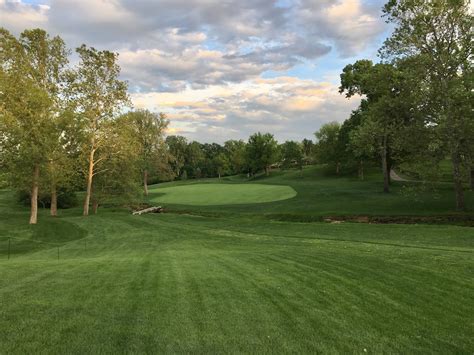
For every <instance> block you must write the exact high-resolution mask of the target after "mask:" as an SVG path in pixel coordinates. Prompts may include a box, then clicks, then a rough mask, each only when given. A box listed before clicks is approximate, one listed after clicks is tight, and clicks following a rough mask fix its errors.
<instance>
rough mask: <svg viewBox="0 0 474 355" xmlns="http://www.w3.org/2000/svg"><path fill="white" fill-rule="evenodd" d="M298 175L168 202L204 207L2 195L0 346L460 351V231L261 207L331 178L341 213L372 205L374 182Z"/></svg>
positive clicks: (467, 235)
mask: <svg viewBox="0 0 474 355" xmlns="http://www.w3.org/2000/svg"><path fill="white" fill-rule="evenodd" d="M308 172H311V174H314V173H317V171H315V170H308ZM293 174H294V175H293ZM298 174H299V173H298V172H290V173H284V174H279V175H275V176H274V177H272V178H270V179H268V180H266V179H263V180H258V183H259V184H266V183H267V182H268V183H269V184H272V185H275V184H276V183H277V182H279V183H280V184H281V185H286V186H291V187H293V188H294V189H295V190H296V191H298V195H297V196H296V197H294V198H292V199H288V200H285V201H281V202H270V203H262V204H247V205H244V206H242V205H229V206H219V207H217V206H207V207H203V206H201V207H197V206H178V205H173V206H174V207H173V208H175V209H176V210H184V209H186V208H187V209H191V210H193V211H199V210H201V209H205V208H208V213H209V214H210V215H211V214H214V215H215V216H216V217H203V216H193V215H183V214H179V215H178V214H173V213H167V214H153V215H143V216H131V215H130V214H129V213H127V212H125V211H122V210H119V209H115V210H112V209H102V210H100V211H99V215H97V216H90V217H88V218H83V217H81V216H80V211H78V210H74V209H72V210H67V211H60V212H61V216H60V217H59V218H57V219H52V218H49V217H48V216H47V211H41V215H40V224H39V225H37V226H34V227H30V226H28V225H27V224H26V222H27V220H28V211H27V210H26V209H24V208H22V207H18V206H15V205H13V208H12V203H13V197H12V194H11V193H9V192H7V191H3V192H0V215H1V216H2V219H1V221H0V270H1V276H2V277H1V278H0V304H1V307H0V349H1V350H0V352H1V353H160V352H161V353H163V352H167V353H170V352H172V353H183V352H193V353H223V352H230V353H236V352H245V353H250V352H251V353H271V352H278V353H287V352H292V353H314V352H324V353H366V352H367V353H394V352H395V353H472V352H473V351H474V341H473V339H474V315H473V312H472V309H473V308H474V301H473V298H472V295H473V294H474V276H473V275H474V257H473V256H474V228H468V227H460V226H449V225H445V226H437V225H371V224H354V223H341V224H330V223H289V222H281V221H272V220H268V219H266V218H265V214H266V213H267V211H270V212H272V213H273V212H275V211H280V212H281V211H283V212H282V213H284V212H285V211H287V210H286V206H287V205H290V207H295V206H296V202H295V201H299V203H305V206H304V208H297V209H296V210H295V212H294V213H296V214H304V213H306V212H305V209H306V210H311V211H312V212H313V213H323V212H318V211H319V209H320V208H321V206H323V204H324V203H327V204H329V205H330V206H329V207H327V208H326V209H328V210H332V209H333V208H335V203H334V202H331V198H330V195H331V193H332V194H335V195H338V197H340V196H344V193H342V192H341V193H340V194H338V193H337V191H338V190H337V184H340V186H341V190H342V191H346V193H347V194H348V196H347V197H346V200H345V201H349V200H352V199H354V202H353V204H352V205H350V206H344V207H343V208H344V209H345V210H354V209H356V207H360V206H364V204H363V203H362V201H361V198H362V196H359V195H360V194H362V192H359V191H362V190H363V188H364V186H365V188H367V187H369V188H370V189H369V190H368V192H366V194H367V195H369V202H370V201H372V202H373V203H375V204H372V209H373V210H374V211H375V210H376V209H377V205H376V202H377V201H380V200H379V199H378V198H375V197H373V196H371V197H370V195H371V194H373V195H375V194H377V192H376V187H377V186H372V185H374V184H378V182H375V181H372V182H370V181H368V182H361V183H359V182H358V181H355V180H354V181H352V182H351V180H350V179H342V178H341V179H332V178H329V177H324V176H323V175H321V176H316V177H317V178H314V176H313V179H311V178H309V177H307V176H304V175H303V177H301V180H298ZM333 180H335V181H334V183H333ZM234 181H235V183H237V182H240V183H242V182H243V180H239V179H237V180H234ZM208 182H209V181H208ZM229 182H230V181H229ZM351 183H353V189H352V190H351V189H350V186H351ZM180 184H182V183H180ZM220 184H222V182H221V183H220ZM246 184H247V183H246ZM248 184H249V185H250V184H252V183H248ZM364 184H365V185H364ZM178 185H179V184H178ZM324 185H326V187H324ZM168 186H173V184H168ZM221 186H226V185H221ZM317 186H319V189H317V191H319V195H320V199H314V196H316V195H317V193H316V192H314V191H313V189H315V188H316V187H317ZM323 192H326V193H328V194H329V195H328V196H326V195H325V194H324V193H323ZM308 194H309V195H310V196H307V195H308ZM357 196H359V197H360V198H359V199H358V198H357ZM382 197H386V196H384V195H381V196H380V198H382ZM334 198H335V197H334V196H333V199H334ZM386 198H389V199H393V200H391V201H393V202H397V203H398V204H397V203H395V204H394V208H393V213H394V214H396V212H398V211H399V210H398V208H400V206H401V205H403V204H408V201H405V200H404V199H405V198H407V197H404V196H402V195H395V197H392V196H388V197H386ZM446 199H448V197H447V196H446ZM321 200H322V201H321ZM369 202H366V203H367V205H369ZM445 202H446V201H445ZM439 203H441V202H439ZM341 206H343V205H341ZM385 208H386V212H387V213H388V212H389V210H388V207H385ZM432 208H434V209H437V208H439V207H436V206H435V207H432ZM445 208H446V206H445ZM446 209H449V208H446ZM324 210H325V209H324V208H323V211H324ZM218 211H223V213H222V214H221V213H218ZM270 212H268V213H270ZM403 212H405V213H407V212H411V213H412V214H420V213H421V214H423V213H424V212H423V211H422V210H421V209H420V205H416V203H414V204H412V209H411V210H410V209H406V210H405V211H403ZM3 217H5V218H3ZM8 238H12V239H11V243H12V245H11V246H12V251H14V253H13V254H12V256H11V259H10V260H7V249H6V243H7V240H8ZM20 238H21V240H20ZM58 247H59V252H60V254H59V256H60V257H59V260H58V258H57V251H58Z"/></svg>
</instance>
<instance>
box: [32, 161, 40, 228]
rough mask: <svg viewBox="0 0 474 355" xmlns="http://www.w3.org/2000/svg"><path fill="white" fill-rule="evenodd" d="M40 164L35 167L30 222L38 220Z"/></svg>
mask: <svg viewBox="0 0 474 355" xmlns="http://www.w3.org/2000/svg"><path fill="white" fill-rule="evenodd" d="M39 173H40V170H39V165H38V164H36V165H35V167H34V169H33V183H32V186H31V211H30V224H36V223H37V222H38V185H39Z"/></svg>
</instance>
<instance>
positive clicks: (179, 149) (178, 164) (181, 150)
mask: <svg viewBox="0 0 474 355" xmlns="http://www.w3.org/2000/svg"><path fill="white" fill-rule="evenodd" d="M165 143H166V145H167V147H168V150H169V152H170V155H171V157H170V163H171V169H172V170H173V173H174V175H175V176H176V177H182V172H183V171H182V169H183V166H184V163H185V161H186V148H187V146H188V141H187V140H186V138H184V137H183V136H168V137H166V139H165Z"/></svg>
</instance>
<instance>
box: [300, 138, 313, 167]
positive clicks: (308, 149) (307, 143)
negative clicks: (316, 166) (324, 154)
mask: <svg viewBox="0 0 474 355" xmlns="http://www.w3.org/2000/svg"><path fill="white" fill-rule="evenodd" d="M301 145H302V149H303V158H304V161H305V164H310V163H311V162H312V161H313V158H314V143H313V141H312V140H311V139H306V138H305V139H303V141H302V142H301Z"/></svg>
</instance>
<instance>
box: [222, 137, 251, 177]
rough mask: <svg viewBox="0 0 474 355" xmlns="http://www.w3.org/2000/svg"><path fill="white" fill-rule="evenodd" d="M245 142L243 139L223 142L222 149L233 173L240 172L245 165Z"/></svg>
mask: <svg viewBox="0 0 474 355" xmlns="http://www.w3.org/2000/svg"><path fill="white" fill-rule="evenodd" d="M245 146H246V144H245V142H244V141H243V140H228V141H226V142H225V143H224V149H225V151H226V154H227V158H228V161H229V164H230V167H231V170H232V173H233V174H241V173H243V172H244V169H245V167H246V162H245Z"/></svg>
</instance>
